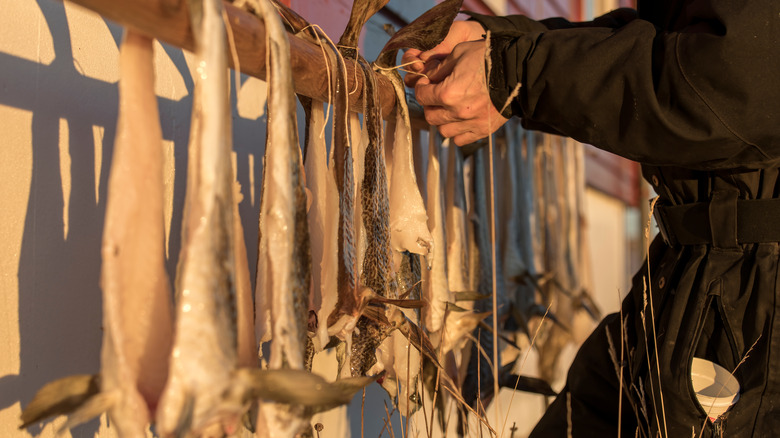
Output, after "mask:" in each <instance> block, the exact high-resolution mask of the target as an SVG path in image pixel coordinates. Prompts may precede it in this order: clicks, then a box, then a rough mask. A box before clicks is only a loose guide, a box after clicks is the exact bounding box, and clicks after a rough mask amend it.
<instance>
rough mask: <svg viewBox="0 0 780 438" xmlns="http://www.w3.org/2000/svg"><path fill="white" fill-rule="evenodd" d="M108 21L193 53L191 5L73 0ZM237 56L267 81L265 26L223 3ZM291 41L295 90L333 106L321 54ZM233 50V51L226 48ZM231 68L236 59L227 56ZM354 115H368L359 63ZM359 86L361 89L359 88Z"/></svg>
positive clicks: (383, 89)
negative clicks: (330, 102)
mask: <svg viewBox="0 0 780 438" xmlns="http://www.w3.org/2000/svg"><path fill="white" fill-rule="evenodd" d="M69 1H72V2H73V3H76V4H78V5H81V6H84V7H86V8H88V9H91V10H92V11H94V12H97V13H98V14H100V15H102V16H103V17H105V18H107V19H109V20H111V21H114V22H116V23H119V24H121V25H122V26H128V27H133V28H135V29H137V30H139V31H141V32H143V33H145V34H147V35H149V36H151V37H154V38H157V39H158V40H160V41H164V42H166V43H168V44H171V45H174V46H176V47H181V48H182V49H185V50H189V51H192V50H194V48H195V43H194V41H193V38H192V29H191V27H190V18H189V13H188V10H187V1H186V0H69ZM223 5H224V7H225V11H226V12H227V16H228V23H229V25H230V27H231V29H232V32H233V37H234V40H235V46H236V47H235V48H236V51H237V52H238V59H239V64H240V67H241V72H242V73H245V74H248V75H250V76H254V77H256V78H259V79H262V80H265V75H266V72H265V25H264V24H263V22H262V21H261V20H260V19H259V18H258V17H256V16H254V15H252V14H250V13H248V12H246V11H244V10H243V9H239V8H237V7H235V6H233V5H232V4H230V3H228V2H225V1H223ZM289 36H290V56H291V62H292V70H293V83H294V86H295V91H296V92H297V93H300V94H303V95H304V96H308V97H311V98H313V99H316V100H320V101H323V102H325V101H328V84H327V74H325V71H326V69H327V67H326V63H325V58H324V55H323V52H322V51H321V49H320V48H319V47H318V46H317V45H315V44H312V43H310V42H308V41H305V40H303V39H301V38H298V37H296V36H294V35H289ZM225 50H229V48H227V47H226V48H225ZM228 59H229V60H230V63H231V66H232V64H233V59H232V57H231V56H228ZM346 64H347V76H348V80H349V90H355V89H357V91H356V92H354V93H353V94H351V95H350V96H349V106H350V109H351V110H352V111H355V112H362V111H363V75H362V74H355V62H354V61H351V60H346ZM377 81H378V85H379V101H380V102H381V104H382V114H383V116H384V117H387V115H389V114H390V113H391V111H392V109H393V107H394V106H395V93H394V91H393V86H392V85H391V84H390V82H389V81H388V80H387V79H386V78H385V77H384V76H381V75H377ZM355 82H357V84H355Z"/></svg>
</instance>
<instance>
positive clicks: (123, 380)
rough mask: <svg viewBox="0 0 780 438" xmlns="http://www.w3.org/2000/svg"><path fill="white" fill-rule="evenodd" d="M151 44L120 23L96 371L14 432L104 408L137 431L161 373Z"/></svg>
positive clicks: (164, 303) (68, 385)
mask: <svg viewBox="0 0 780 438" xmlns="http://www.w3.org/2000/svg"><path fill="white" fill-rule="evenodd" d="M152 43H153V41H152V40H151V39H150V38H148V37H146V36H144V35H141V34H139V33H137V32H135V31H132V30H130V29H128V30H126V32H125V37H124V41H123V42H122V47H121V51H120V64H121V66H120V68H121V78H120V81H119V99H120V100H119V122H118V128H117V137H116V143H115V150H114V158H113V162H112V165H111V176H110V179H109V189H108V190H109V194H108V201H107V206H106V221H105V229H104V232H103V249H102V254H103V265H102V273H101V286H102V289H103V346H102V351H101V369H100V375H99V376H71V377H66V378H64V379H60V380H58V381H55V382H51V383H49V384H47V385H46V386H44V387H43V388H42V389H41V390H40V391H39V392H38V394H36V396H35V397H34V398H33V400H32V401H31V402H30V404H29V405H28V406H27V407H26V408H25V410H24V411H23V412H22V422H23V424H22V426H21V427H22V428H24V427H27V426H29V425H30V424H33V423H35V422H38V421H41V420H42V419H44V418H46V417H48V416H51V415H57V414H69V413H71V412H72V415H71V417H70V418H69V420H68V421H67V422H66V423H65V425H64V426H63V427H62V429H61V430H63V429H66V428H70V427H73V426H75V425H77V424H79V423H81V422H84V421H87V420H90V419H91V418H93V417H95V416H97V415H99V414H101V413H102V412H105V411H108V414H109V417H110V419H111V425H112V426H113V427H115V428H116V432H117V434H118V435H119V436H120V437H145V436H146V432H147V430H148V425H149V423H150V420H151V419H152V417H153V415H154V411H155V409H156V407H157V403H158V401H159V397H160V393H161V392H162V389H163V385H164V384H165V381H166V378H167V376H168V361H167V357H168V355H169V354H170V348H171V336H172V320H171V316H172V315H171V303H170V284H169V280H168V276H167V273H166V271H165V250H164V244H165V230H164V220H163V208H164V200H163V198H164V196H163V189H164V185H163V153H162V134H161V130H160V125H159V116H158V112H157V98H156V96H155V94H154V66H153V60H152V59H153V57H152ZM74 410H75V412H74Z"/></svg>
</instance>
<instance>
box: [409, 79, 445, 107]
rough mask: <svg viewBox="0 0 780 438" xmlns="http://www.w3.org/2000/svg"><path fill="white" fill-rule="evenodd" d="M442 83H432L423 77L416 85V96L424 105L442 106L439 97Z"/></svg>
mask: <svg viewBox="0 0 780 438" xmlns="http://www.w3.org/2000/svg"><path fill="white" fill-rule="evenodd" d="M441 87H442V84H432V83H431V82H430V81H429V80H427V79H426V78H421V79H420V80H418V81H417V85H415V86H414V96H415V97H416V98H417V102H418V103H419V104H420V105H422V106H442V103H441V99H440V98H439V93H440V89H441Z"/></svg>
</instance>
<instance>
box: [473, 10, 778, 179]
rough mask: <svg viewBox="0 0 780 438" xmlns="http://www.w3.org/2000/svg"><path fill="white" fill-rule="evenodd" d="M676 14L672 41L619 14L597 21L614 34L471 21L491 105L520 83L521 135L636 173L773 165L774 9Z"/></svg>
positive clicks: (558, 23) (549, 24) (554, 23)
mask: <svg viewBox="0 0 780 438" xmlns="http://www.w3.org/2000/svg"><path fill="white" fill-rule="evenodd" d="M679 15H680V17H681V18H682V19H684V25H680V26H677V29H676V30H675V31H666V30H663V28H662V27H659V26H656V25H654V24H653V23H651V22H649V21H646V20H643V19H641V18H636V19H624V18H620V17H622V16H620V17H619V18H614V17H615V16H612V17H613V18H614V20H611V21H606V22H605V21H602V23H607V24H610V23H611V24H616V27H614V28H613V27H612V26H607V25H606V24H605V27H594V26H597V24H596V22H597V21H598V20H595V21H594V22H591V23H589V24H576V23H568V22H566V21H565V20H559V19H558V20H547V21H546V22H536V24H534V22H531V20H529V19H527V18H525V17H523V18H522V19H517V18H511V17H510V18H507V19H506V20H505V21H503V22H501V21H496V20H483V19H477V20H478V21H480V22H481V23H482V24H483V26H485V27H486V28H487V29H489V30H491V33H492V34H493V37H492V40H493V41H492V44H491V46H492V49H491V50H492V60H493V62H492V64H493V66H492V68H493V69H497V70H496V72H498V73H500V74H501V76H502V77H501V80H496V81H495V82H497V83H500V86H501V88H502V89H501V90H491V97H493V102H494V104H495V105H496V107H497V108H499V109H500V108H501V106H499V104H498V103H497V101H500V97H499V98H496V96H497V95H502V94H503V95H508V94H509V92H510V91H511V90H512V89H513V88H514V87H515V86H516V85H517V84H518V83H521V84H522V86H521V87H520V94H519V96H518V98H517V99H516V100H515V101H514V102H512V106H511V108H512V113H513V114H514V115H518V116H521V117H523V122H524V124H525V125H527V126H529V127H534V126H537V127H545V128H547V130H552V131H557V132H559V133H561V134H563V135H567V136H570V137H573V138H575V139H577V140H579V141H582V142H586V143H590V144H593V145H594V146H596V147H599V148H602V149H605V150H608V151H610V152H614V153H617V154H619V155H622V156H624V157H626V158H629V159H632V160H636V161H639V162H642V163H647V164H654V165H677V166H685V167H691V168H697V169H717V168H734V167H750V168H763V167H777V166H778V164H780V123H778V122H780V75H779V74H778V72H780V49H778V47H780V46H779V45H778V43H780V2H777V1H774V0H759V1H752V2H751V1H747V2H733V1H731V0H720V1H719V0H694V1H692V2H688V3H687V4H686V5H685V6H684V7H683V8H682V9H681V10H680V12H679ZM602 20H603V19H602ZM567 23H568V24H567ZM494 75H495V73H494V74H491V78H490V79H491V83H493V82H494V80H493V78H494ZM494 85H495V84H494Z"/></svg>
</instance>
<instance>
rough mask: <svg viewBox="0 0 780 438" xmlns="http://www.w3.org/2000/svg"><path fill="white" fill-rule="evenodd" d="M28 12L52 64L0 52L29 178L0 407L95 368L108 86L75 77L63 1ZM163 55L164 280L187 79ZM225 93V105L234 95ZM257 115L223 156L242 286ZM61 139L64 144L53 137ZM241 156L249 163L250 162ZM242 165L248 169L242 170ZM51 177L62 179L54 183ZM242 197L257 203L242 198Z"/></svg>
mask: <svg viewBox="0 0 780 438" xmlns="http://www.w3.org/2000/svg"><path fill="white" fill-rule="evenodd" d="M37 6H38V7H39V8H40V10H41V12H42V13H43V16H44V17H45V20H46V23H45V24H46V25H47V27H48V31H49V32H50V33H51V36H52V41H53V44H54V51H55V59H54V61H53V62H51V64H49V65H43V64H39V63H35V62H32V61H28V60H25V59H22V58H19V57H16V56H13V55H9V54H6V53H0V65H2V66H3V68H2V70H3V75H4V76H5V77H6V78H10V79H9V82H10V83H11V85H12V86H11V87H5V88H4V89H3V90H2V91H1V92H0V105H4V106H8V107H12V108H18V109H20V110H23V111H28V112H30V113H31V114H32V145H31V147H32V179H31V187H30V192H29V193H30V194H29V199H28V202H27V212H26V216H25V222H24V232H23V237H22V247H21V252H20V254H19V269H18V272H17V274H18V284H19V290H18V295H19V298H18V302H19V309H18V316H19V336H20V358H19V359H20V366H19V374H18V375H13V374H10V375H5V376H3V377H1V378H0V410H2V409H6V408H8V407H10V406H12V405H14V404H15V403H16V402H21V405H22V406H26V405H27V403H29V402H30V400H31V399H32V397H33V395H34V394H35V392H36V391H37V390H38V389H39V388H40V387H41V386H42V385H44V384H45V383H47V382H50V381H52V380H55V379H58V378H61V377H64V376H68V375H72V374H85V373H87V374H90V373H96V372H98V371H99V368H100V345H101V337H102V332H101V323H102V317H101V313H102V312H101V292H100V267H101V258H100V246H101V239H102V229H103V220H104V214H105V201H106V196H107V186H108V184H107V183H108V175H109V170H110V165H111V156H112V151H113V144H114V136H115V134H116V121H117V105H118V92H117V84H116V83H108V82H105V81H101V80H97V79H93V78H89V77H87V76H84V75H82V74H81V73H80V72H79V71H78V70H77V69H76V67H77V66H76V65H75V62H74V58H73V49H74V48H73V47H72V40H71V32H70V27H69V26H70V25H69V23H68V17H67V16H66V6H65V5H64V4H63V3H62V2H58V1H52V0H37ZM105 25H106V26H107V27H108V29H109V31H110V34H111V36H112V37H113V39H114V42H115V43H116V44H117V46H119V44H120V42H121V38H122V28H121V27H120V26H118V25H116V24H114V23H111V22H108V21H105ZM45 31H46V29H44V31H43V32H42V33H45ZM163 47H164V49H165V53H166V55H167V56H168V57H169V58H170V60H171V62H172V64H173V65H174V67H175V69H176V70H177V71H178V73H179V74H180V75H181V77H182V78H183V79H184V83H185V84H186V88H187V90H188V93H187V96H185V97H183V98H182V99H180V100H171V99H166V98H158V103H159V109H160V117H161V122H162V131H163V138H164V139H165V140H168V141H171V142H173V157H174V161H175V163H174V166H175V169H176V171H175V172H174V175H175V179H174V181H173V184H174V191H173V214H172V218H171V231H170V241H169V255H170V258H169V260H168V271H169V275H170V278H173V276H174V273H175V266H176V262H177V258H178V253H179V244H180V243H179V240H180V238H179V236H180V232H181V230H180V226H179V224H180V222H181V214H182V204H183V202H184V187H185V179H186V169H187V138H188V134H189V123H190V111H191V98H190V96H189V94H190V93H189V92H191V91H192V88H193V81H192V77H191V74H190V70H189V67H188V66H187V63H186V62H185V58H184V55H183V54H182V52H181V50H179V49H174V48H170V47H168V46H163ZM76 49H80V48H78V47H77V48H76ZM109 62H113V61H109ZM159 71H160V70H159V69H158V75H159ZM170 74H175V72H170ZM158 78H159V76H158ZM231 78H232V75H231ZM231 80H233V79H231ZM245 80H246V78H244V80H242V84H243V83H244V82H245ZM234 85H235V84H234ZM231 89H232V90H233V91H232V96H231V97H232V101H233V103H235V102H236V91H235V90H236V87H235V86H232V87H231ZM264 119H265V116H264V115H263V116H262V117H261V120H258V119H252V120H250V119H247V118H241V117H240V116H238V114H237V111H236V105H235V104H234V105H233V124H234V125H233V138H234V139H235V140H234V143H235V146H234V151H235V152H236V153H237V163H238V165H237V172H238V179H239V182H240V184H241V186H242V192H243V194H244V197H243V201H242V203H241V204H240V206H239V210H240V213H241V216H242V219H243V222H244V229H245V239H246V242H248V254H249V258H250V260H249V266H250V270H252V271H253V272H252V277H251V278H253V279H254V267H255V264H256V261H255V259H256V244H257V215H258V212H259V193H260V190H259V186H260V182H261V180H262V179H261V171H262V169H261V168H262V159H261V157H262V154H263V150H264V146H263V145H264V142H265V120H264ZM63 127H65V128H63ZM93 127H101V128H102V129H103V136H102V139H100V138H98V139H97V140H96V135H95V132H94V128H93ZM65 135H66V136H67V138H64V137H63V138H61V136H65ZM61 144H62V145H64V146H63V147H65V148H66V149H67V151H65V153H61V151H60V148H61V146H60V145H61ZM7 147H28V146H27V145H13V144H9V145H7ZM249 155H253V156H254V159H253V160H250V159H249ZM63 157H66V158H65V159H66V160H69V165H70V168H69V169H68V168H67V165H68V163H67V161H66V162H64V163H63V162H61V160H62V158H63ZM67 157H69V158H67ZM101 157H102V158H101ZM251 162H253V163H254V165H247V163H251ZM63 165H64V167H63ZM96 165H98V166H99V167H98V168H96ZM61 169H62V172H63V173H66V172H67V173H69V175H67V176H66V175H62V174H61ZM63 178H68V179H69V180H70V191H69V193H68V192H67V190H66V192H65V194H64V196H63V186H65V184H63V181H64V179H63ZM96 184H97V187H96ZM252 185H254V187H251V186H252ZM250 190H254V191H253V193H257V194H258V196H252V197H250V196H248V193H249V192H250ZM96 197H97V201H96ZM63 199H65V201H63ZM66 202H67V211H66V212H64V213H65V214H63V208H65V206H66V204H65V203H66ZM63 217H66V218H67V223H66V222H65V220H64V219H63ZM66 228H67V233H64V232H63V230H64V229H66ZM9 293H13V291H9ZM98 427H99V424H98V422H97V421H96V420H93V421H91V422H89V423H87V424H86V425H82V426H80V427H78V428H76V429H74V430H73V436H74V437H82V436H85V437H86V436H88V437H92V436H94V435H95V434H96V432H97V431H98ZM40 431H41V429H40V428H39V427H38V426H33V427H31V428H30V429H29V432H30V433H33V434H38V433H40Z"/></svg>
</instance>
